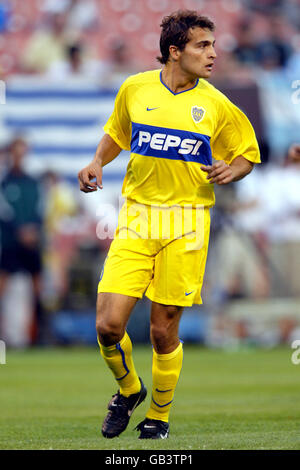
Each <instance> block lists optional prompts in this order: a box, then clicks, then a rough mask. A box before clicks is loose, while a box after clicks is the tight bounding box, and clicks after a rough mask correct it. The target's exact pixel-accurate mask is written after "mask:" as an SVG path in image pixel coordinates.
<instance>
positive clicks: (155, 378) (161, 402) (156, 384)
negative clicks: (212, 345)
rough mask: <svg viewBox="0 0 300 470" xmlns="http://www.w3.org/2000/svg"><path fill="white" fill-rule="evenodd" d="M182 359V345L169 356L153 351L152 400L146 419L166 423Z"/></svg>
mask: <svg viewBox="0 0 300 470" xmlns="http://www.w3.org/2000/svg"><path fill="white" fill-rule="evenodd" d="M182 358H183V349H182V343H180V344H179V346H178V347H177V348H176V349H175V350H174V351H172V352H171V353H169V354H157V352H156V351H155V350H154V349H153V360H152V399H151V405H150V408H149V410H148V412H147V414H146V418H150V419H158V420H160V421H165V422H168V420H169V413H170V409H171V405H172V401H173V399H174V392H175V387H176V385H177V382H178V378H179V375H180V371H181V367H182Z"/></svg>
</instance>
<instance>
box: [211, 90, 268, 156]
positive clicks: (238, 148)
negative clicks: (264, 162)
mask: <svg viewBox="0 0 300 470" xmlns="http://www.w3.org/2000/svg"><path fill="white" fill-rule="evenodd" d="M218 114H219V119H218V127H217V130H216V132H215V134H214V136H213V138H212V139H211V148H212V156H213V158H215V159H216V160H224V161H225V162H226V163H227V164H230V163H231V162H232V161H233V160H234V159H235V158H236V157H238V156H240V155H242V156H243V157H244V158H246V159H247V160H249V161H250V162H253V163H260V153H259V147H258V143H257V140H256V136H255V132H254V129H253V127H252V125H251V124H250V122H249V120H248V118H247V116H246V115H245V114H244V113H243V112H242V111H241V110H240V109H239V108H238V107H237V106H235V105H234V104H233V103H231V101H230V100H228V99H227V98H225V100H224V102H222V103H221V104H220V109H219V113H218Z"/></svg>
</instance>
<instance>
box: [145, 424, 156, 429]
mask: <svg viewBox="0 0 300 470" xmlns="http://www.w3.org/2000/svg"><path fill="white" fill-rule="evenodd" d="M144 428H146V429H155V426H147V424H145V425H144Z"/></svg>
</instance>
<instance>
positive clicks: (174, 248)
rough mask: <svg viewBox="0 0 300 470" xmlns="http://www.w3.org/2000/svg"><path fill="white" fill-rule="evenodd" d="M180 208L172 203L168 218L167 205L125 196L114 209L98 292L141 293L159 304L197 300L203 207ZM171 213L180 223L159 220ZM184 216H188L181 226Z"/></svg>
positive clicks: (205, 235) (204, 245)
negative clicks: (111, 236) (114, 226)
mask: <svg viewBox="0 0 300 470" xmlns="http://www.w3.org/2000/svg"><path fill="white" fill-rule="evenodd" d="M173 207H174V206H173ZM181 209H182V208H179V207H178V206H176V211H177V212H176V215H174V214H173V216H172V215H171V218H170V214H169V213H170V210H172V208H162V207H156V208H153V206H144V205H140V204H139V205H137V204H136V203H133V202H130V201H127V203H126V204H124V206H123V207H122V209H121V211H120V215H119V223H118V228H117V230H116V232H115V237H114V240H113V242H112V244H111V246H110V249H109V252H108V255H107V257H106V260H105V262H104V265H103V268H102V272H101V275H100V281H99V284H98V292H113V293H118V294H123V295H128V296H132V297H137V298H141V297H143V295H144V294H145V295H146V297H148V298H149V299H150V300H152V301H154V302H158V303H161V304H165V305H176V306H191V305H193V304H201V303H202V299H201V288H202V283H203V276H204V271H205V263H206V257H207V250H208V242H209V230H210V214H209V209H208V208H203V207H201V208H197V209H196V208H193V209H191V208H187V209H186V211H185V215H184V216H183V215H182V214H181V213H180V211H181V212H182V210H181ZM160 214H162V215H163V216H162V217H161V215H160ZM166 214H168V216H167V217H165V215H166ZM178 214H179V215H178ZM191 214H192V219H191ZM176 218H177V221H178V220H179V219H181V221H182V224H180V223H177V224H176V223H174V225H173V226H172V227H171V228H169V227H167V226H168V224H165V225H164V222H163V220H167V221H169V220H170V219H171V221H173V222H174V220H175V219H176ZM185 219H186V220H187V219H189V220H188V223H187V225H188V227H187V228H186V225H185V224H184V220H185ZM171 225H172V224H171ZM166 227H167V228H166Z"/></svg>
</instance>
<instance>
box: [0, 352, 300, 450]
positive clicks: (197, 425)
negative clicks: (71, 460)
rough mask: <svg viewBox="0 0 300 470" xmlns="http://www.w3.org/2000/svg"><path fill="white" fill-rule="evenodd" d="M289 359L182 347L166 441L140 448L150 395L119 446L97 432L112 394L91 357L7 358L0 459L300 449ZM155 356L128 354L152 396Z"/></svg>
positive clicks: (100, 364) (97, 359)
mask: <svg viewBox="0 0 300 470" xmlns="http://www.w3.org/2000/svg"><path fill="white" fill-rule="evenodd" d="M291 354H292V350H291V349H289V348H279V349H274V350H255V349H244V350H240V351H231V352H230V351H227V352H226V351H221V350H207V349H203V348H201V347H197V346H188V345H185V346H184V364H183V370H182V373H181V377H180V380H179V384H178V386H177V390H176V395H175V401H174V405H173V408H172V411H171V417H170V418H171V419H170V426H171V428H170V437H169V439H166V440H161V441H140V440H138V438H137V436H138V433H137V432H136V431H134V430H133V428H134V427H135V426H136V425H137V424H138V423H139V422H140V421H141V420H142V419H143V418H144V414H145V412H146V410H147V407H148V406H149V402H150V396H151V394H150V393H148V396H147V399H146V402H144V403H143V404H142V405H141V406H140V407H139V408H137V410H136V411H135V413H134V414H133V416H132V418H131V421H130V423H129V425H128V428H127V429H126V431H125V432H124V433H123V434H122V435H121V436H120V437H118V438H115V439H104V438H103V437H102V435H101V431H100V429H101V424H102V420H103V418H104V416H105V414H106V406H107V403H108V401H109V399H110V397H111V395H112V394H113V393H115V392H116V389H117V387H116V384H115V383H114V381H113V379H112V376H111V374H110V371H109V370H108V369H106V366H105V364H104V361H103V360H102V358H101V356H100V355H99V353H98V349H97V346H96V345H95V348H75V349H73V348H66V349H63V348H58V349H34V350H28V351H11V350H9V351H8V352H7V363H6V364H5V365H0V448H1V449H113V450H117V449H124V450H127V449H128V450H131V449H135V450H138V449H154V450H158V449H173V450H189V449H300V432H299V429H300V406H299V396H300V395H299V391H300V383H299V382H300V380H299V378H300V365H298V366H297V365H293V364H292V362H291ZM151 356H152V351H151V346H137V347H135V348H134V359H135V363H136V368H137V371H138V373H139V374H141V376H142V377H143V380H144V382H145V384H146V386H147V388H148V392H149V389H151Z"/></svg>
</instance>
